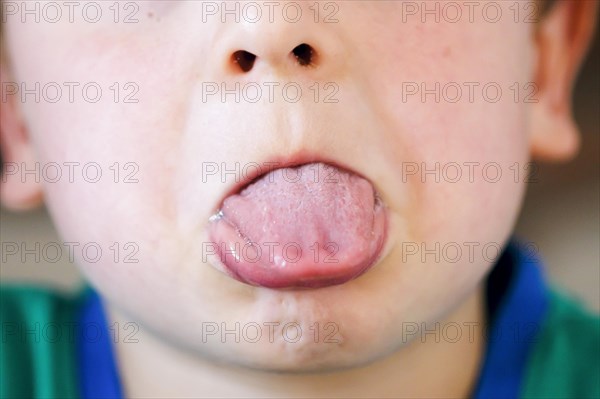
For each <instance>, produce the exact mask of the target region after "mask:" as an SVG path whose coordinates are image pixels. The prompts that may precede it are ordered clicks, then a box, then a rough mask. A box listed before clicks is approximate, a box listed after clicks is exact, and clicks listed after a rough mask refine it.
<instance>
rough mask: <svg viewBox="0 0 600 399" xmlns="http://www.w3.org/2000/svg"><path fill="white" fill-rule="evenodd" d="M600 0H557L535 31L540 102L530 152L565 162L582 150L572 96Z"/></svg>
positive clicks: (534, 112) (534, 114)
mask: <svg viewBox="0 0 600 399" xmlns="http://www.w3.org/2000/svg"><path fill="white" fill-rule="evenodd" d="M597 6H598V2H597V1H593V0H590V1H588V0H583V1H557V2H556V4H554V6H553V8H552V9H551V10H549V14H548V15H547V16H545V17H543V18H542V20H541V21H540V22H539V26H538V27H537V28H538V30H537V31H536V44H535V46H536V51H537V60H538V63H537V70H536V72H535V73H536V75H535V76H536V79H535V81H536V86H537V88H538V96H537V99H538V102H537V103H534V104H532V109H531V111H532V114H531V129H532V130H531V132H530V138H531V155H532V157H533V158H534V159H538V160H551V161H561V160H568V159H570V158H572V157H573V156H574V155H575V154H576V153H577V151H578V149H579V131H578V128H577V126H576V125H575V121H574V119H573V113H572V104H571V94H572V90H573V85H574V82H575V77H576V76H577V72H578V70H579V67H580V65H581V63H582V61H583V59H584V57H585V54H586V52H587V49H588V47H589V44H590V41H591V39H592V37H593V34H594V28H595V25H596V11H597Z"/></svg>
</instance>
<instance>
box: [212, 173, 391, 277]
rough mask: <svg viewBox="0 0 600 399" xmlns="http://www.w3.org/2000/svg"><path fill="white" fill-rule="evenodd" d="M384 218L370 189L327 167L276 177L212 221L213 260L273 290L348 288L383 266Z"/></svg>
mask: <svg viewBox="0 0 600 399" xmlns="http://www.w3.org/2000/svg"><path fill="white" fill-rule="evenodd" d="M385 225H386V220H385V210H384V207H383V205H382V204H381V202H380V201H379V199H378V198H377V195H376V194H375V190H374V188H373V186H372V185H371V183H370V182H368V181H367V180H366V179H364V178H362V177H360V176H358V175H356V174H354V173H351V172H348V171H344V170H342V169H339V168H337V167H334V166H330V165H326V164H322V163H319V164H316V163H315V164H306V165H302V166H299V167H294V168H283V169H276V170H274V171H271V172H270V173H268V174H266V175H264V176H262V177H261V178H259V179H258V180H256V181H254V182H253V183H251V184H250V185H249V186H248V187H246V188H245V189H243V190H242V191H241V192H240V193H239V194H234V195H232V196H230V197H228V198H226V199H225V201H224V202H223V206H222V208H221V210H220V211H219V213H218V214H217V215H215V216H213V217H212V218H211V224H210V235H211V241H212V245H213V249H214V254H215V255H218V256H219V257H220V260H221V262H222V263H223V264H224V265H225V266H226V268H227V269H228V271H229V273H230V274H231V275H232V276H233V277H234V278H236V279H238V280H240V281H243V282H246V283H249V284H252V285H259V286H264V287H269V288H288V287H289V288H291V287H308V288H317V287H323V286H329V285H336V284H342V283H344V282H346V281H349V280H351V279H353V278H355V277H357V276H359V275H361V274H362V273H363V272H365V271H366V270H367V269H368V268H369V267H370V266H371V265H372V264H373V263H374V262H375V261H376V259H377V257H378V255H379V252H380V250H381V248H382V246H383V241H384V237H385V227H386V226H385Z"/></svg>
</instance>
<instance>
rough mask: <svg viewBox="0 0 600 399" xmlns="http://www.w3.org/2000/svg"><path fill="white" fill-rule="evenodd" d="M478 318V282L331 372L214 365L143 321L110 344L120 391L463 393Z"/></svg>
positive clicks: (472, 363)
mask: <svg viewBox="0 0 600 399" xmlns="http://www.w3.org/2000/svg"><path fill="white" fill-rule="evenodd" d="M108 315H109V318H110V319H112V321H113V322H119V323H125V322H128V321H130V320H128V319H127V318H126V317H125V316H124V315H123V314H122V313H120V312H119V311H118V310H117V309H116V308H114V307H111V306H109V307H108ZM483 321H484V311H483V289H478V290H477V291H476V292H475V293H474V294H473V295H472V296H471V297H470V298H469V299H468V300H467V301H465V302H464V303H463V304H462V305H461V306H460V307H459V308H458V309H456V311H454V312H453V313H452V314H451V315H450V316H448V317H447V318H446V319H445V320H444V321H440V322H439V323H435V324H432V325H429V326H428V327H427V330H426V331H421V332H417V333H416V334H415V335H414V339H413V340H412V341H411V342H410V343H409V344H407V345H406V346H405V347H403V348H402V349H400V350H398V351H396V352H395V353H393V354H391V355H390V356H388V357H386V358H384V359H381V360H379V361H376V362H374V363H371V364H369V365H367V366H364V367H359V368H354V369H349V370H344V371H335V372H330V373H310V374H309V373H303V374H291V373H286V374H283V373H276V372H267V371H260V370H254V369H248V368H241V367H237V366H231V365H222V364H216V363H214V362H210V361H207V360H205V359H203V358H202V357H201V356H199V355H197V354H194V353H189V352H185V351H183V350H181V349H180V348H177V347H174V346H172V345H170V344H169V343H167V342H165V341H164V340H161V339H160V338H159V337H156V336H155V335H154V334H152V333H151V332H149V331H147V330H145V329H143V328H142V327H140V331H139V333H138V334H137V336H138V337H139V343H137V344H131V343H122V342H119V343H118V344H116V348H115V351H116V358H117V361H118V364H119V371H120V375H121V381H122V383H123V389H124V393H125V395H126V396H127V397H148V398H150V397H157V398H158V397H182V398H183V397H217V396H218V397H242V396H243V397H247V398H254V397H256V398H259V397H260V398H267V397H303V398H311V397H319V398H323V397H467V396H469V395H470V393H471V392H472V390H473V385H474V382H475V381H476V380H477V377H478V372H479V367H480V362H481V359H482V356H483V346H484V342H483V339H482V336H481V334H478V333H477V332H478V331H480V329H477V328H476V327H473V326H481V325H482V322H483ZM454 323H456V324H454ZM445 326H446V327H447V328H445ZM469 326H471V327H469ZM399 333H400V332H399ZM457 365H458V367H457Z"/></svg>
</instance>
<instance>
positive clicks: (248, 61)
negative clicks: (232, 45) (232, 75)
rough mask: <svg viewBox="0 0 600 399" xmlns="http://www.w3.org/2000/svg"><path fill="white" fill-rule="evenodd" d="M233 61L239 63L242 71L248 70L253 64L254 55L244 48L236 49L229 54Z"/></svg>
mask: <svg viewBox="0 0 600 399" xmlns="http://www.w3.org/2000/svg"><path fill="white" fill-rule="evenodd" d="M231 60H232V61H233V63H235V64H237V65H239V67H240V69H241V70H242V71H243V72H249V71H250V70H251V69H252V67H253V66H254V61H255V60H256V56H255V55H254V54H252V53H249V52H247V51H244V50H239V51H236V52H235V53H233V54H232V55H231Z"/></svg>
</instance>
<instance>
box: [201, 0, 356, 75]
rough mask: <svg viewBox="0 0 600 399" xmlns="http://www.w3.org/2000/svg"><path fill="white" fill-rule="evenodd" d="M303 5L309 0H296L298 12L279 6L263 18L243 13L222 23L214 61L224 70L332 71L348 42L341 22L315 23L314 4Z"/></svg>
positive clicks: (269, 71)
mask: <svg viewBox="0 0 600 399" xmlns="http://www.w3.org/2000/svg"><path fill="white" fill-rule="evenodd" d="M302 3H310V2H293V4H295V6H294V7H298V9H297V10H296V11H290V7H287V9H286V8H285V7H280V9H279V10H278V9H277V8H274V9H271V10H268V11H269V12H267V10H263V11H261V12H260V15H261V16H260V18H258V15H259V14H258V13H255V14H253V17H252V20H248V16H247V15H244V14H243V13H241V15H239V16H238V18H237V20H234V18H230V20H228V21H226V22H225V23H223V21H219V22H221V23H219V24H218V27H217V34H216V38H217V40H216V43H215V44H216V47H213V50H214V51H215V54H214V55H216V58H213V60H214V59H216V60H218V61H217V62H216V64H218V65H219V68H221V67H222V68H223V69H222V70H221V72H226V73H227V74H230V75H236V74H261V73H273V74H278V75H281V74H286V73H288V74H293V75H298V74H308V73H311V74H312V75H316V74H325V73H326V74H328V75H331V74H334V73H335V71H336V70H339V69H340V68H341V67H342V66H343V63H342V62H341V60H343V59H344V54H343V53H344V46H343V44H342V42H341V39H340V35H339V34H338V33H339V32H336V26H335V25H336V24H330V23H324V22H323V21H315V18H314V15H313V11H312V10H311V9H310V7H311V4H302ZM253 4H261V3H253ZM277 4H279V3H277ZM284 4H287V3H284ZM283 9H285V10H286V11H283ZM290 15H291V17H290ZM211 58H212V57H211ZM309 71H310V72H309Z"/></svg>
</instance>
